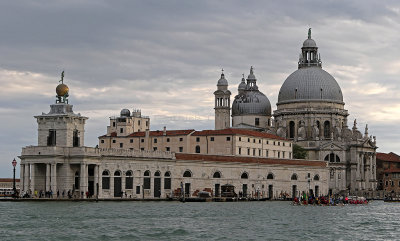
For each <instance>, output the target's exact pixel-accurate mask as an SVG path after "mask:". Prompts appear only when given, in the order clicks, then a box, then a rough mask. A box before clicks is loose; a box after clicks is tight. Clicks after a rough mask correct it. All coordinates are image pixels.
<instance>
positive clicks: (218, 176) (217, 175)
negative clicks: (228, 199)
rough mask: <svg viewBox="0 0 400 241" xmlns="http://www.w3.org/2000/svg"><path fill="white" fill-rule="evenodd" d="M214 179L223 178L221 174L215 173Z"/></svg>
mask: <svg viewBox="0 0 400 241" xmlns="http://www.w3.org/2000/svg"><path fill="white" fill-rule="evenodd" d="M213 178H221V173H220V172H214V175H213Z"/></svg>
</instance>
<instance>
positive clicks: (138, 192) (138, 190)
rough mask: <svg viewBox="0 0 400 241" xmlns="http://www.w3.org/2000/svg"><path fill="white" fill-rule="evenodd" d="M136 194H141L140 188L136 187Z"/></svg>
mask: <svg viewBox="0 0 400 241" xmlns="http://www.w3.org/2000/svg"><path fill="white" fill-rule="evenodd" d="M136 194H140V186H136Z"/></svg>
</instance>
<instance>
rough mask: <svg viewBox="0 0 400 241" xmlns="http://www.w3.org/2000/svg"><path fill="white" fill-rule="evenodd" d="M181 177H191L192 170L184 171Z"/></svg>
mask: <svg viewBox="0 0 400 241" xmlns="http://www.w3.org/2000/svg"><path fill="white" fill-rule="evenodd" d="M183 177H192V172H191V171H189V170H186V171H185V172H184V173H183Z"/></svg>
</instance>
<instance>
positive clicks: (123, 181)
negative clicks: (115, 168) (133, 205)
mask: <svg viewBox="0 0 400 241" xmlns="http://www.w3.org/2000/svg"><path fill="white" fill-rule="evenodd" d="M125 187H126V175H123V172H121V191H122V192H123V194H122V197H125V192H126V189H125Z"/></svg>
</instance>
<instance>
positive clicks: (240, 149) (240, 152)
mask: <svg viewBox="0 0 400 241" xmlns="http://www.w3.org/2000/svg"><path fill="white" fill-rule="evenodd" d="M239 155H242V148H240V147H239Z"/></svg>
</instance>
